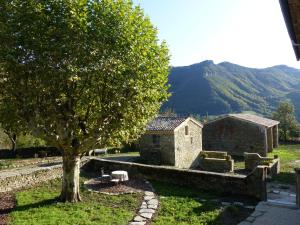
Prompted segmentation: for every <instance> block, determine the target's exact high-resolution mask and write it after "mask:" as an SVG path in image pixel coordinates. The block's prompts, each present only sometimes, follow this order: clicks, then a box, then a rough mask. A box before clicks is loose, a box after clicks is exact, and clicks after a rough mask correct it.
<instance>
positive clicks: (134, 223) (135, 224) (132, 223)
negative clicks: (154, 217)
mask: <svg viewBox="0 0 300 225" xmlns="http://www.w3.org/2000/svg"><path fill="white" fill-rule="evenodd" d="M145 224H146V222H130V223H129V225H145Z"/></svg>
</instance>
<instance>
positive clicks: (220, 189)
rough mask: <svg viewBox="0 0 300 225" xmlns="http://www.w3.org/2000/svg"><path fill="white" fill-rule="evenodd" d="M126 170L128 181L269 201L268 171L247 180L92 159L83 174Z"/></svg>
mask: <svg viewBox="0 0 300 225" xmlns="http://www.w3.org/2000/svg"><path fill="white" fill-rule="evenodd" d="M101 168H103V169H104V170H105V172H106V173H107V172H111V171H114V170H126V171H128V174H129V177H134V178H140V179H147V180H156V181H161V182H166V183H170V184H175V185H181V186H187V187H193V188H197V189H201V190H209V191H215V192H217V193H223V194H238V195H245V196H249V197H253V198H256V199H259V200H265V199H266V168H264V167H257V168H256V169H255V170H254V171H253V172H252V173H251V174H249V175H248V176H245V175H237V174H223V173H214V172H207V171H198V170H186V169H177V168H174V167H166V166H154V165H145V164H139V163H130V162H121V161H114V160H105V159H97V158H93V159H91V160H90V161H89V162H88V163H87V164H86V165H85V166H84V167H83V169H84V170H87V171H90V172H95V173H99V174H100V171H101Z"/></svg>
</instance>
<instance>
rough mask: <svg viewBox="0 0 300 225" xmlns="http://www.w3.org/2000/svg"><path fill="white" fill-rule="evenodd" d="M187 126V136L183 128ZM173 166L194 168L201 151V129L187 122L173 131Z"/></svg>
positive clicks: (189, 121)
mask: <svg viewBox="0 0 300 225" xmlns="http://www.w3.org/2000/svg"><path fill="white" fill-rule="evenodd" d="M186 126H188V129H189V130H188V134H185V128H186ZM174 137H175V166H176V167H179V168H194V167H196V166H197V165H198V163H199V154H200V152H201V151H202V127H200V126H199V125H198V124H196V123H194V122H193V121H192V120H187V121H186V122H184V123H183V124H182V125H181V126H180V127H178V129H176V130H175V134H174Z"/></svg>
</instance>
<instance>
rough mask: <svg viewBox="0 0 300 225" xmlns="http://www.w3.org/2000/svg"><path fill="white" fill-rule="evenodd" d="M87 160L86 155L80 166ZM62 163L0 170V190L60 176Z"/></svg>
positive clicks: (20, 186)
mask: <svg viewBox="0 0 300 225" xmlns="http://www.w3.org/2000/svg"><path fill="white" fill-rule="evenodd" d="M88 161H89V158H88V157H85V158H82V159H81V163H80V164H81V166H84V165H85V164H86V163H87V162H88ZM62 173H63V172H62V164H61V163H59V164H56V165H51V166H47V165H40V166H35V167H23V168H18V169H11V170H5V171H1V173H0V192H8V191H14V190H18V189H21V188H25V187H31V186H33V185H36V184H39V183H43V182H46V181H49V180H53V179H56V178H60V177H61V176H62Z"/></svg>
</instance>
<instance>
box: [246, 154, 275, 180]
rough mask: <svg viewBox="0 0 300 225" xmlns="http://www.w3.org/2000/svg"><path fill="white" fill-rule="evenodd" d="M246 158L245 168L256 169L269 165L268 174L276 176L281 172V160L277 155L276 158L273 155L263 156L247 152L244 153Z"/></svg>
mask: <svg viewBox="0 0 300 225" xmlns="http://www.w3.org/2000/svg"><path fill="white" fill-rule="evenodd" d="M244 158H245V169H246V170H254V169H255V168H256V167H257V166H265V167H267V172H268V175H270V176H276V175H277V174H279V173H280V160H279V158H278V156H277V155H275V156H274V158H271V157H261V156H260V155H259V154H257V153H247V152H245V154H244Z"/></svg>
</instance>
